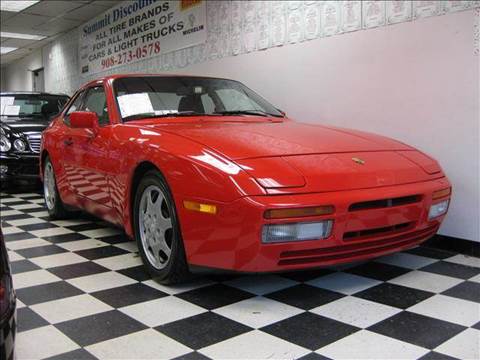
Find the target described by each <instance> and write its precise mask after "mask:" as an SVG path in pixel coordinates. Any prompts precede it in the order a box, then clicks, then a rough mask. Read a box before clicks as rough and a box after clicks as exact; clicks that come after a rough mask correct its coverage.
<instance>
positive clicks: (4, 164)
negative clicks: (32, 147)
mask: <svg viewBox="0 0 480 360" xmlns="http://www.w3.org/2000/svg"><path fill="white" fill-rule="evenodd" d="M0 166H1V167H0V180H3V181H7V180H13V179H20V180H37V179H39V172H40V170H39V155H38V154H34V155H32V154H25V155H23V154H22V155H17V154H1V155H0Z"/></svg>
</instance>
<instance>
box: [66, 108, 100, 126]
mask: <svg viewBox="0 0 480 360" xmlns="http://www.w3.org/2000/svg"><path fill="white" fill-rule="evenodd" d="M69 116H70V126H71V127H72V128H77V129H93V128H95V127H96V125H97V124H98V116H97V114H96V113H94V112H93V111H74V112H72V113H71V114H70V115H69Z"/></svg>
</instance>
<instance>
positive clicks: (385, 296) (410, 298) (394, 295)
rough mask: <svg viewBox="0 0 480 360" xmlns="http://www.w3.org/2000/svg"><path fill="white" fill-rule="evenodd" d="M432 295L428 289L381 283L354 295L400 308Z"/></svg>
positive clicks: (407, 306)
mask: <svg viewBox="0 0 480 360" xmlns="http://www.w3.org/2000/svg"><path fill="white" fill-rule="evenodd" d="M433 295H434V294H433V293H431V292H428V291H423V290H417V289H413V288H409V287H405V286H400V285H395V284H389V283H383V284H379V285H376V286H373V287H371V288H369V289H367V290H364V291H361V292H359V293H357V294H355V295H354V296H356V297H359V298H362V299H366V300H370V301H374V302H377V303H381V304H385V305H390V306H394V307H397V308H400V309H406V308H409V307H410V306H412V305H415V304H417V303H419V302H421V301H423V300H425V299H428V298H429V297H431V296H433Z"/></svg>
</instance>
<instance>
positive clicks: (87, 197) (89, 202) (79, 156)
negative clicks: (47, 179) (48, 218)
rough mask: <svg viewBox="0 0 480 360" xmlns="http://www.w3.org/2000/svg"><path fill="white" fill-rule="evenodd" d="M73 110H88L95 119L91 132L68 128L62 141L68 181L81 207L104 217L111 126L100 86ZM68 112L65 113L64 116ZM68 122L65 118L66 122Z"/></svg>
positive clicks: (107, 201)
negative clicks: (96, 118)
mask: <svg viewBox="0 0 480 360" xmlns="http://www.w3.org/2000/svg"><path fill="white" fill-rule="evenodd" d="M76 110H77V111H78V110H79V111H92V112H95V113H96V114H97V116H98V124H97V126H95V128H94V129H74V128H71V127H69V128H68V131H67V132H66V134H65V135H66V136H65V139H64V146H65V152H64V163H65V165H64V166H65V168H68V169H69V171H68V172H67V171H66V172H67V173H68V181H69V183H70V186H71V187H72V189H73V191H74V192H76V194H77V195H78V197H79V200H80V202H81V205H82V207H84V208H86V209H87V210H88V211H91V212H93V213H97V214H98V215H100V216H102V217H106V213H103V212H105V211H108V209H104V208H103V207H106V208H111V206H112V203H111V199H110V194H109V186H108V181H107V176H108V168H109V159H108V148H109V142H110V136H111V130H112V129H111V124H110V117H109V113H108V105H107V100H106V95H105V89H104V87H103V85H94V86H92V87H89V88H87V89H86V90H85V94H84V96H83V100H82V102H81V105H80V108H78V109H76ZM69 113H71V111H70V110H69V111H68V112H67V117H68V114H69ZM67 122H68V119H67Z"/></svg>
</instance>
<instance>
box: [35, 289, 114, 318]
mask: <svg viewBox="0 0 480 360" xmlns="http://www.w3.org/2000/svg"><path fill="white" fill-rule="evenodd" d="M30 308H31V309H32V310H33V311H35V312H36V313H37V314H39V315H40V316H41V317H43V318H44V319H45V320H47V321H48V322H49V323H51V324H56V323H59V322H62V321H68V320H72V319H77V318H80V317H84V316H88V315H93V314H97V313H100V312H105V311H109V310H111V309H113V308H112V307H111V306H109V305H107V304H105V303H103V302H102V301H100V300H98V299H96V298H94V297H93V296H91V295H88V294H84V295H78V296H72V297H68V298H65V299H60V300H55V301H48V302H44V303H41V304H37V305H33V306H30Z"/></svg>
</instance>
